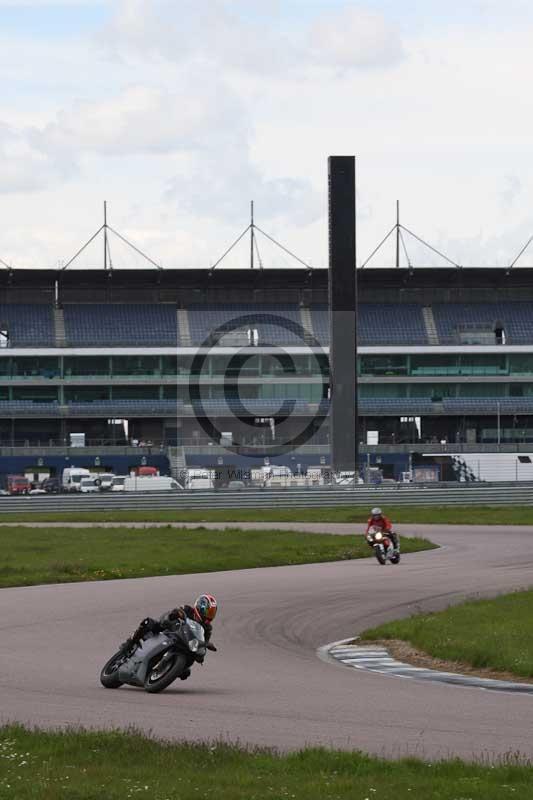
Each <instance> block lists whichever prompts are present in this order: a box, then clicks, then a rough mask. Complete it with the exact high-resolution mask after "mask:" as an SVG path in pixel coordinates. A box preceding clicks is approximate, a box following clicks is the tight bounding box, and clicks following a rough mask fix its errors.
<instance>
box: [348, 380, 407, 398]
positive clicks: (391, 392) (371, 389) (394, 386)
mask: <svg viewBox="0 0 533 800" xmlns="http://www.w3.org/2000/svg"><path fill="white" fill-rule="evenodd" d="M359 395H360V397H361V398H363V399H364V398H387V397H390V398H397V397H407V385H406V384H405V383H363V384H361V385H360V386H359Z"/></svg>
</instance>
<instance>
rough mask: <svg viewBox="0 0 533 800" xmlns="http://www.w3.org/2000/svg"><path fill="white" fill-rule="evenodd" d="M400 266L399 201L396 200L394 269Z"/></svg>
mask: <svg viewBox="0 0 533 800" xmlns="http://www.w3.org/2000/svg"><path fill="white" fill-rule="evenodd" d="M399 267H400V201H399V200H396V269H399Z"/></svg>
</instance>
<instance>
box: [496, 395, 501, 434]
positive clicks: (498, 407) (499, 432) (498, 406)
mask: <svg viewBox="0 0 533 800" xmlns="http://www.w3.org/2000/svg"><path fill="white" fill-rule="evenodd" d="M496 407H497V409H498V415H497V419H498V444H500V441H501V426H500V402H499V401H498V402H497V403H496Z"/></svg>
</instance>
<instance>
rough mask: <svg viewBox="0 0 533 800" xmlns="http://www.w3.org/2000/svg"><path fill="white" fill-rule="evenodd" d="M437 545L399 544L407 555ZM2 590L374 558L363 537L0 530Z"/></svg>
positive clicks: (186, 531) (156, 530)
mask: <svg viewBox="0 0 533 800" xmlns="http://www.w3.org/2000/svg"><path fill="white" fill-rule="evenodd" d="M433 547H435V545H434V544H432V543H431V542H429V541H427V540H425V539H417V538H406V537H403V538H402V552H403V553H409V552H414V551H417V550H428V549H431V548H433ZM0 548H1V549H0V552H1V554H2V555H1V556H0V559H1V560H0V587H6V586H29V585H31V584H41V583H65V582H70V581H90V580H110V579H116V578H138V577H147V576H149V575H183V574H187V573H194V572H217V571H219V570H228V569H246V568H254V567H277V566H281V565H289V564H309V563H313V562H315V563H316V562H321V561H342V560H344V559H351V558H365V557H368V556H371V555H372V551H371V550H370V548H369V547H368V546H367V544H366V543H365V541H364V540H363V537H362V536H357V537H356V536H353V537H347V536H335V535H330V534H314V533H299V532H297V531H280V530H267V531H242V530H236V529H231V528H225V529H223V530H208V529H207V528H202V527H198V528H192V529H191V528H172V527H170V526H169V527H168V528H74V529H69V528H2V529H1V530H0Z"/></svg>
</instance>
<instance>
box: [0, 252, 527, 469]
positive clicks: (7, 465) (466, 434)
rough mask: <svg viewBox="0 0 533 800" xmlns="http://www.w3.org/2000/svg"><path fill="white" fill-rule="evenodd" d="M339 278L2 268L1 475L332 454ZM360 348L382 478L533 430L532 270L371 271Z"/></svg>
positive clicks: (366, 277)
mask: <svg viewBox="0 0 533 800" xmlns="http://www.w3.org/2000/svg"><path fill="white" fill-rule="evenodd" d="M327 280H328V275H327V271H326V270H318V269H317V270H307V269H286V270H273V269H272V270H271V269H268V270H257V269H256V270H233V269H220V270H218V271H216V272H213V271H211V270H162V271H161V270H144V269H143V270H140V269H139V270H113V271H110V270H89V271H83V272H80V271H76V270H74V269H73V270H72V271H49V270H5V271H3V272H2V273H0V409H1V410H2V414H1V416H0V448H1V449H0V460H1V461H0V472H4V473H5V472H8V471H13V470H16V471H22V470H23V469H26V468H29V467H31V466H33V465H34V464H38V465H39V466H40V467H42V468H43V469H44V470H46V469H53V470H58V469H60V467H61V464H62V463H63V464H64V461H65V459H68V460H70V463H78V464H84V465H89V462H91V463H95V460H96V461H97V462H98V463H99V464H106V465H107V466H109V467H110V468H114V469H115V470H116V471H124V470H125V469H127V468H129V467H131V466H132V465H134V464H136V463H140V462H141V461H142V460H143V459H144V461H146V459H149V460H150V459H151V460H152V461H153V460H154V459H156V458H157V459H159V461H158V463H159V464H160V466H161V468H162V469H163V470H165V471H166V470H168V469H171V468H172V467H174V468H175V467H176V465H181V466H183V465H184V464H186V463H188V464H191V465H193V464H194V465H197V464H203V465H206V466H220V465H222V464H223V465H226V464H231V465H233V466H247V467H251V466H256V465H261V464H263V463H265V459H268V460H270V461H271V462H272V460H273V459H274V460H275V462H276V463H284V464H287V465H289V466H291V468H293V469H296V468H299V469H305V467H306V466H310V465H317V464H328V463H329V449H328V442H329V435H328V388H329V387H328V379H327V351H328V344H329V323H328V308H327ZM358 343H359V357H358V374H359V430H360V440H361V443H362V453H363V456H362V457H363V459H365V461H366V460H369V459H370V460H372V461H376V460H379V463H380V464H381V465H382V466H383V468H384V469H385V472H386V474H389V475H391V476H392V475H393V474H394V475H396V476H397V475H398V474H399V473H400V472H401V471H402V470H404V469H407V466H408V465H411V464H412V459H413V454H415V457H417V456H416V454H417V453H422V452H426V451H427V450H428V449H431V446H437V445H439V446H440V447H441V449H442V447H444V445H446V446H448V447H449V446H452V445H453V447H454V448H455V450H458V451H459V452H460V451H461V448H462V449H463V450H464V449H466V448H468V447H470V448H473V447H478V448H481V447H485V448H490V447H495V446H496V445H498V444H499V445H501V446H503V445H505V444H508V445H509V446H511V445H513V446H514V445H518V444H520V443H522V444H524V445H526V444H527V443H528V442H533V269H527V268H520V269H516V268H515V269H511V270H508V269H507V270H505V269H482V268H478V269H473V268H471V269H455V268H445V269H438V268H431V269H429V268H427V269H415V270H413V269H403V268H401V269H369V268H365V269H364V270H360V272H359V314H358ZM72 433H84V434H85V441H86V448H85V449H84V451H83V452H78V451H76V452H73V451H72V450H71V449H70V448H69V445H70V434H72ZM370 435H371V437H372V441H375V439H376V437H377V439H378V445H377V446H374V445H372V446H368V447H367V446H366V445H367V437H369V436H370ZM230 439H231V441H232V442H233V443H234V444H238V445H239V446H238V447H237V448H234V449H233V450H232V449H231V448H228V442H229V440H230ZM369 440H370V439H369ZM62 459H63V461H62Z"/></svg>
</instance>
